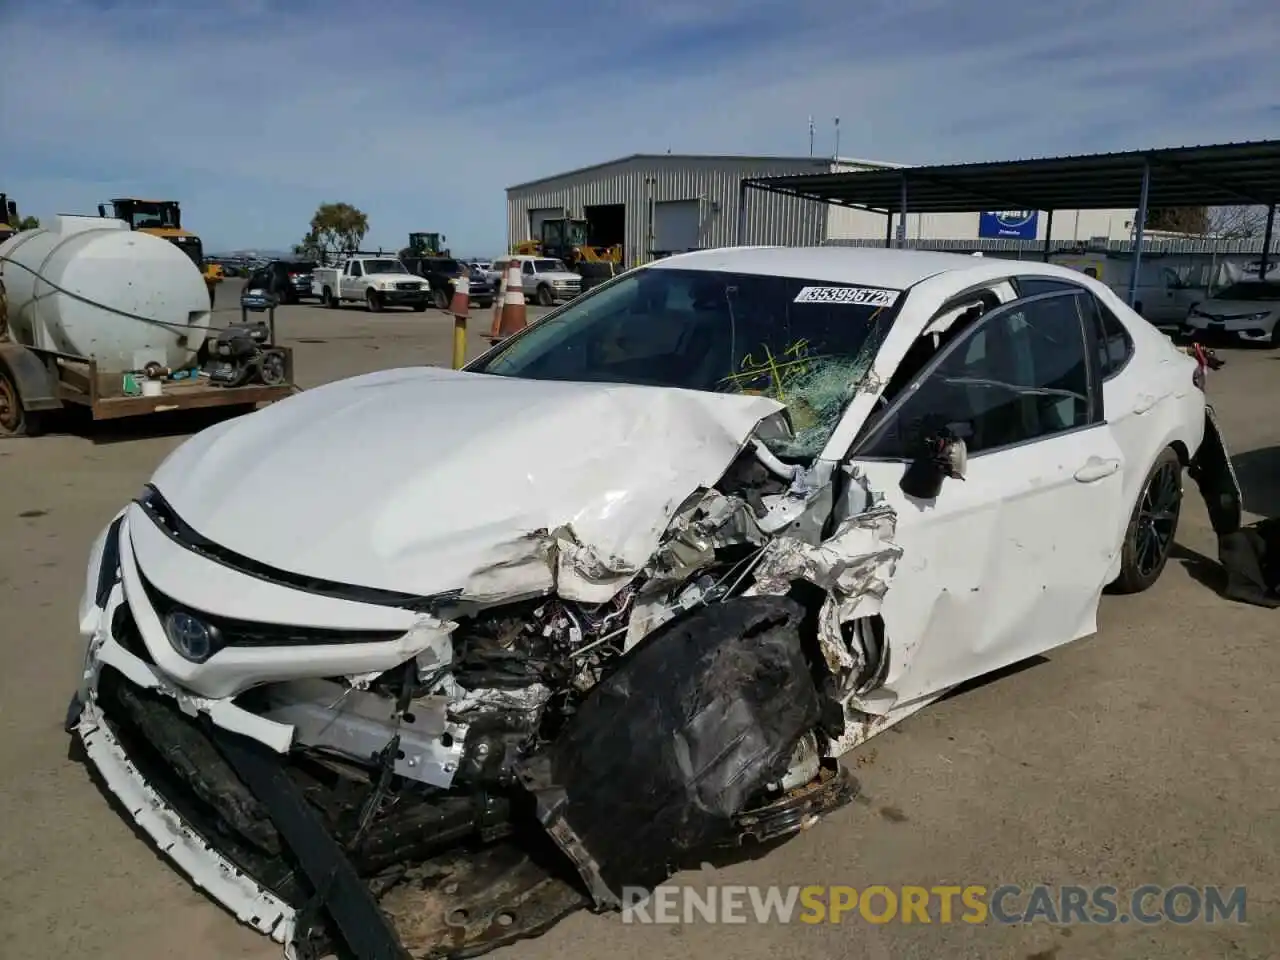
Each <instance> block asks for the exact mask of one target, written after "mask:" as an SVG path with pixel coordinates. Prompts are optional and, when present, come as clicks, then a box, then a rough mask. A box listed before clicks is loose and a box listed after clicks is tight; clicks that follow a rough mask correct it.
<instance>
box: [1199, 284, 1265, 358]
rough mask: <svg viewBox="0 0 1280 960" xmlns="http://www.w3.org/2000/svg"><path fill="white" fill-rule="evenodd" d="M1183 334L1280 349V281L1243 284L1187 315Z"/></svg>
mask: <svg viewBox="0 0 1280 960" xmlns="http://www.w3.org/2000/svg"><path fill="white" fill-rule="evenodd" d="M1182 332H1183V333H1184V334H1186V335H1188V336H1194V335H1196V334H1221V335H1226V336H1231V337H1234V338H1235V339H1237V340H1241V341H1244V342H1245V343H1261V344H1266V345H1268V346H1272V347H1280V280H1241V281H1239V282H1237V283H1233V284H1231V285H1230V286H1228V287H1224V288H1223V289H1221V290H1219V291H1218V292H1217V293H1215V294H1214V295H1213V296H1211V297H1209V298H1208V299H1207V300H1202V301H1200V302H1199V303H1197V304H1196V305H1195V306H1193V307H1192V308H1191V309H1190V310H1189V311H1188V312H1187V319H1186V320H1185V321H1184V322H1183V325H1182Z"/></svg>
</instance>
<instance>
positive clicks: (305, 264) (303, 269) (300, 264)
mask: <svg viewBox="0 0 1280 960" xmlns="http://www.w3.org/2000/svg"><path fill="white" fill-rule="evenodd" d="M315 268H316V265H315V264H314V263H312V262H311V261H310V260H299V261H297V262H295V263H291V264H289V272H290V273H310V272H311V271H312V270H314V269H315Z"/></svg>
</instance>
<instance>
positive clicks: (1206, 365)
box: [1187, 342, 1224, 391]
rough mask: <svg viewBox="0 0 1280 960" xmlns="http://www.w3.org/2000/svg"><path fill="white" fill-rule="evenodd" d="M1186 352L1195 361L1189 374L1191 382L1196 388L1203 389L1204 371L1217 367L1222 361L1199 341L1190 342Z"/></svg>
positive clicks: (1204, 381) (1205, 378)
mask: <svg viewBox="0 0 1280 960" xmlns="http://www.w3.org/2000/svg"><path fill="white" fill-rule="evenodd" d="M1187 352H1188V353H1190V354H1191V356H1192V357H1193V358H1195V361H1196V369H1195V371H1194V372H1193V373H1192V374H1191V382H1192V383H1193V384H1195V386H1196V389H1197V390H1200V391H1203V390H1204V388H1205V383H1206V380H1207V377H1206V376H1205V371H1206V370H1217V369H1219V368H1220V367H1221V366H1222V364H1223V362H1224V361H1223V360H1221V359H1219V357H1218V355H1217V354H1216V353H1215V352H1214V351H1213V350H1211V349H1210V348H1209V347H1206V346H1205V345H1204V344H1203V343H1199V342H1195V343H1192V344H1191V347H1190V348H1189V349H1188V351H1187Z"/></svg>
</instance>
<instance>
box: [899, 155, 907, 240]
mask: <svg viewBox="0 0 1280 960" xmlns="http://www.w3.org/2000/svg"><path fill="white" fill-rule="evenodd" d="M898 246H899V247H900V248H902V249H906V246H907V175H906V174H905V173H904V174H903V175H902V210H901V211H899V213H898Z"/></svg>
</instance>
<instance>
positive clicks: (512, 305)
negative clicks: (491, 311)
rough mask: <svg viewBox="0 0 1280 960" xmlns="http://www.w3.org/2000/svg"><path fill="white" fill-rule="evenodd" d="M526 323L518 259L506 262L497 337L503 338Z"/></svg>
mask: <svg viewBox="0 0 1280 960" xmlns="http://www.w3.org/2000/svg"><path fill="white" fill-rule="evenodd" d="M527 325H528V320H527V318H526V317H525V310H524V280H523V279H521V277H520V261H519V260H512V261H511V262H510V263H508V264H507V283H506V289H505V290H504V291H503V294H502V316H501V318H500V320H499V322H498V339H499V340H505V339H506V338H507V337H509V336H511V335H512V334H513V333H519V332H520V331H521V330H523V329H524V328H525V327H526V326H527Z"/></svg>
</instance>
